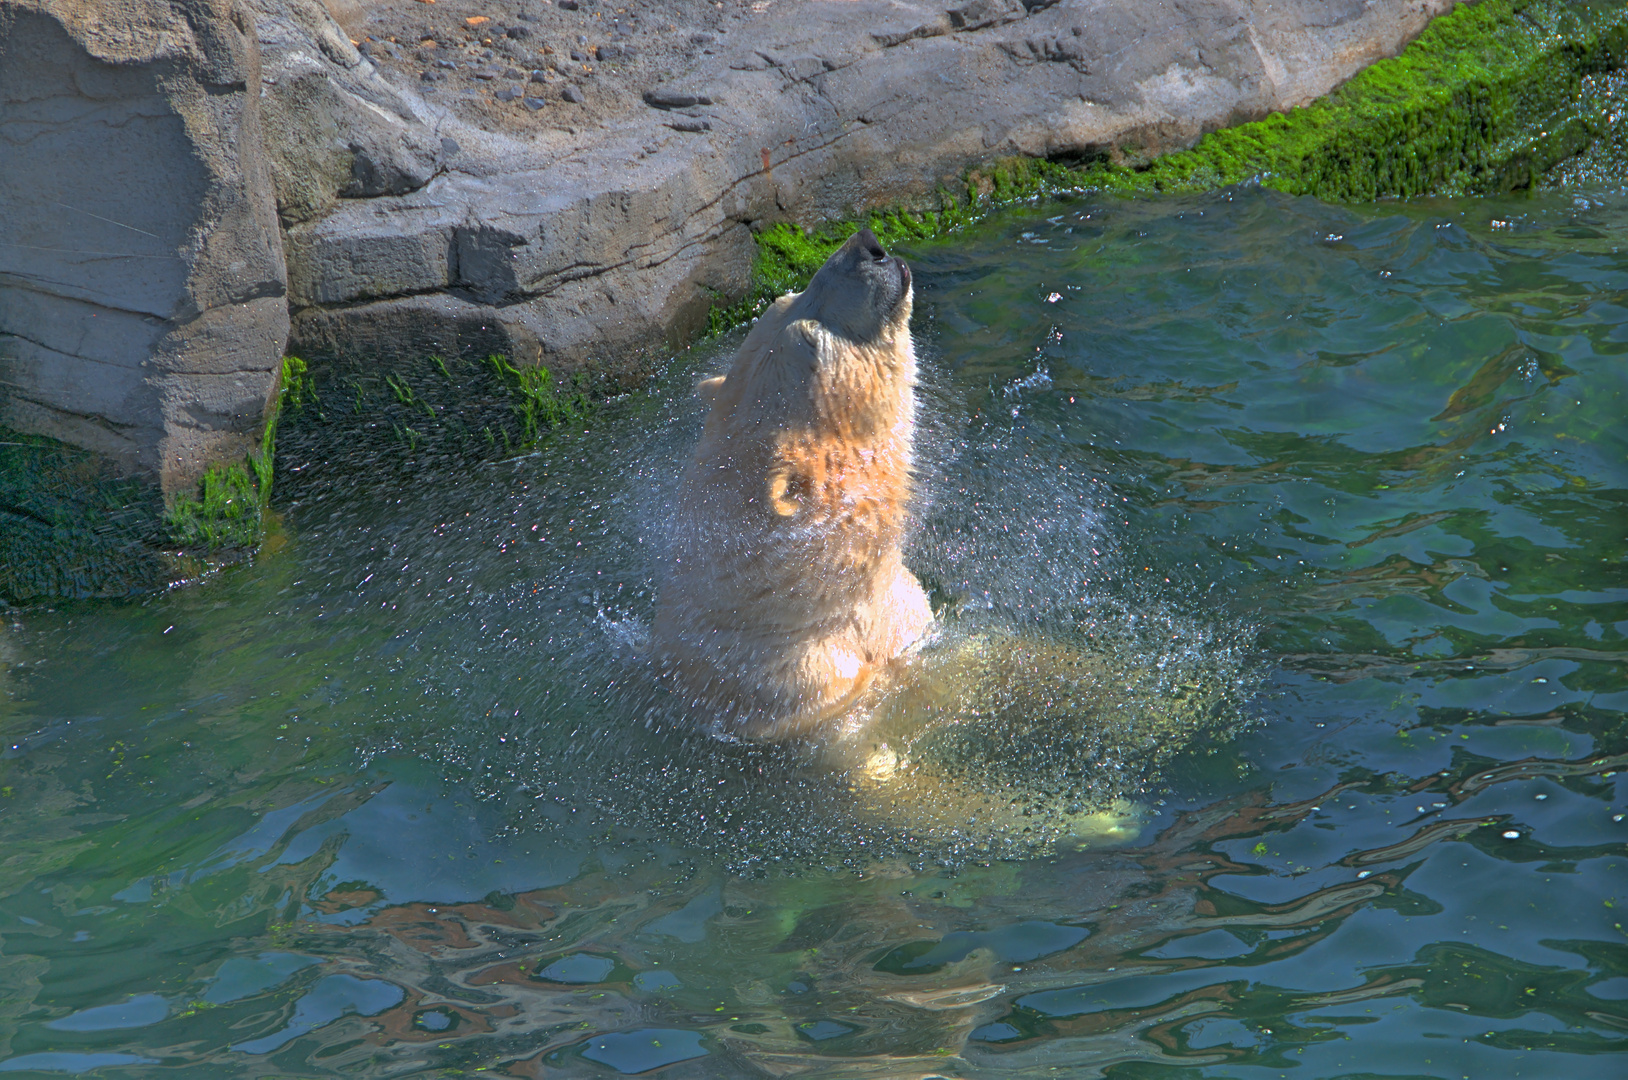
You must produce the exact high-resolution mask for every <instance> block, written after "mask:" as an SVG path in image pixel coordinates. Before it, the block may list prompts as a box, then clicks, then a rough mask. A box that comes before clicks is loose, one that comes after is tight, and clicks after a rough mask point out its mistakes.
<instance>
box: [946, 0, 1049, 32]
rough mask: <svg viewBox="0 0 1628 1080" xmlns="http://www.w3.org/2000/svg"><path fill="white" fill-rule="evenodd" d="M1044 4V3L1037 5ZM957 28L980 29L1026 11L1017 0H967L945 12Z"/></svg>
mask: <svg viewBox="0 0 1628 1080" xmlns="http://www.w3.org/2000/svg"><path fill="white" fill-rule="evenodd" d="M1039 6H1046V5H1039ZM945 14H946V15H948V16H949V17H950V25H951V26H953V27H955V28H956V29H957V30H982V29H983V28H984V27H986V26H995V25H996V24H998V23H1008V22H1012V21H1013V20H1015V19H1021V18H1023V16H1024V15H1026V14H1028V11H1027V10H1026V9H1025V8H1024V5H1023V4H1021V3H1019V0H968V2H967V3H965V4H962V5H960V6H959V7H952V8H950V9H949V10H947V11H946V12H945Z"/></svg>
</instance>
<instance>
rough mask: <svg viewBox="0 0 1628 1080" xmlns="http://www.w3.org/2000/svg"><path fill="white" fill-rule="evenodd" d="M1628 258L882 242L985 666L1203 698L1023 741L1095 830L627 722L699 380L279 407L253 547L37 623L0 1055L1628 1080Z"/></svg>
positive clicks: (1384, 210)
mask: <svg viewBox="0 0 1628 1080" xmlns="http://www.w3.org/2000/svg"><path fill="white" fill-rule="evenodd" d="M1625 226H1628V201H1625V200H1624V199H1623V198H1621V197H1620V196H1617V197H1614V198H1610V199H1607V200H1605V201H1603V202H1600V201H1591V200H1584V199H1580V198H1576V197H1574V196H1564V195H1554V194H1551V195H1543V196H1539V197H1537V198H1535V199H1518V200H1510V201H1507V202H1486V201H1471V200H1453V201H1440V202H1426V203H1418V204H1410V205H1406V206H1397V205H1389V206H1377V207H1366V208H1332V207H1327V206H1323V205H1320V204H1317V203H1315V202H1312V201H1309V200H1294V199H1289V198H1286V197H1283V196H1280V195H1278V194H1276V193H1273V192H1269V191H1262V190H1259V189H1245V190H1240V191H1234V192H1227V193H1222V194H1218V195H1214V196H1206V197H1198V198H1191V199H1183V200H1172V201H1148V202H1136V203H1127V202H1115V201H1107V202H1094V201H1089V200H1082V201H1076V202H1065V203H1054V204H1049V205H1047V206H1044V207H1041V208H1038V209H1035V210H1033V211H1030V212H1023V213H1019V214H1016V215H1013V216H1008V217H1004V218H1002V219H1001V220H999V221H997V222H992V223H990V224H988V225H986V226H984V227H982V228H981V229H980V230H978V231H976V232H975V233H973V234H971V235H962V236H958V237H956V238H954V239H953V241H949V242H945V243H942V244H936V245H932V246H927V247H923V248H921V249H920V250H916V251H912V252H908V253H906V254H907V255H908V256H909V257H910V258H911V260H912V264H913V267H914V269H915V272H916V281H917V283H918V289H919V300H918V309H919V312H920V318H919V323H918V335H919V338H920V340H921V341H922V344H923V347H924V350H923V351H924V352H925V353H926V354H927V355H928V356H929V357H930V362H929V368H930V378H929V380H928V386H927V388H926V398H927V401H928V403H929V410H928V411H929V420H930V422H929V424H928V432H927V437H926V440H925V458H926V460H927V461H928V462H929V466H928V468H927V470H926V475H925V476H924V487H925V493H926V496H927V498H926V508H925V510H924V512H923V520H922V523H921V527H920V528H919V529H918V531H917V535H916V539H915V541H914V545H913V548H912V551H911V556H910V557H911V561H912V564H913V565H914V566H915V567H916V568H917V569H918V571H920V572H921V573H922V574H923V575H924V577H927V578H928V579H929V580H930V581H931V582H932V583H933V585H934V589H935V592H936V593H937V595H938V596H939V598H940V600H941V601H943V602H946V603H948V604H949V605H951V609H953V610H955V611H957V612H959V614H957V615H955V616H953V617H952V619H951V622H952V627H951V633H952V634H953V633H955V632H958V631H956V629H955V628H956V627H962V628H968V627H970V628H972V629H973V630H975V631H979V632H983V631H987V630H988V629H989V628H990V627H1004V628H1007V629H1009V630H1018V631H1022V632H1025V633H1039V634H1047V633H1050V634H1057V633H1071V634H1074V635H1076V636H1077V637H1078V636H1080V635H1084V636H1085V637H1086V638H1088V639H1090V640H1093V641H1096V642H1098V643H1099V647H1100V649H1101V650H1102V655H1103V656H1104V657H1106V658H1107V662H1111V665H1110V666H1113V669H1114V670H1116V671H1119V672H1121V674H1123V676H1124V677H1123V679H1122V680H1121V682H1120V683H1119V684H1118V689H1115V690H1114V693H1116V694H1120V695H1121V696H1123V697H1124V698H1125V699H1126V700H1128V701H1131V702H1132V703H1133V704H1135V705H1137V707H1146V708H1148V709H1151V710H1154V711H1157V709H1158V708H1160V707H1161V706H1163V705H1165V704H1167V703H1168V702H1169V701H1171V700H1174V698H1175V695H1176V694H1177V689H1178V684H1180V685H1182V686H1185V685H1188V684H1189V683H1190V682H1192V681H1193V680H1195V679H1200V680H1206V679H1207V680H1208V683H1207V685H1210V686H1212V687H1214V688H1216V689H1215V690H1214V692H1213V693H1211V694H1210V695H1209V697H1208V698H1207V701H1208V704H1207V705H1206V709H1207V712H1206V718H1205V721H1204V723H1202V724H1199V725H1196V726H1195V725H1189V726H1188V727H1185V728H1182V729H1181V731H1182V732H1184V733H1185V736H1184V737H1186V738H1188V739H1190V741H1188V742H1182V743H1178V744H1175V745H1164V746H1161V748H1160V749H1161V751H1162V752H1161V753H1160V754H1155V755H1149V756H1147V757H1146V759H1145V760H1143V759H1137V760H1132V759H1122V760H1115V761H1106V760H1105V759H1101V758H1099V757H1098V756H1094V755H1093V753H1092V752H1091V750H1090V748H1089V747H1088V746H1087V745H1086V744H1084V743H1075V742H1069V741H1066V740H1065V741H1059V742H1055V743H1048V744H1046V745H1044V746H1043V747H1041V748H1040V749H1039V750H1036V751H1034V753H1033V755H1032V757H1033V761H1032V762H1031V761H1030V758H1029V757H1025V756H1023V755H1022V754H1018V756H1016V757H1011V758H1009V759H1007V760H1006V762H1005V765H1006V767H1005V768H1004V771H1003V772H1002V774H1001V777H1000V779H999V782H998V783H997V784H996V785H995V787H994V788H992V789H990V790H993V791H995V792H996V794H998V795H1001V796H1002V797H1004V795H1005V794H1010V795H1011V797H1012V801H1013V803H1014V805H1016V806H1017V807H1018V810H1016V811H1014V813H1021V810H1022V809H1023V808H1024V807H1027V806H1028V805H1029V803H1026V802H1024V801H1023V800H1025V799H1029V798H1030V797H1031V796H1033V797H1034V798H1036V799H1042V800H1043V799H1044V798H1051V797H1056V796H1058V794H1059V790H1060V789H1058V788H1057V785H1058V784H1059V783H1064V781H1063V780H1062V779H1060V778H1063V777H1072V778H1073V780H1070V781H1067V783H1075V784H1076V787H1077V788H1078V790H1071V791H1069V792H1065V793H1063V794H1064V795H1065V796H1066V798H1082V799H1089V797H1091V796H1092V794H1093V793H1096V794H1098V795H1101V796H1102V797H1104V798H1107V797H1110V796H1120V797H1123V798H1126V799H1128V801H1129V802H1130V803H1131V804H1134V805H1135V806H1136V807H1139V810H1138V811H1137V812H1138V813H1140V814H1141V815H1143V818H1144V819H1145V820H1143V822H1142V825H1141V831H1140V833H1139V834H1138V835H1137V836H1136V837H1135V838H1134V839H1133V840H1131V841H1130V842H1128V843H1126V844H1123V845H1121V846H1117V847H1115V846H1109V845H1101V844H1099V845H1096V846H1090V847H1087V848H1086V849H1084V850H1075V848H1074V846H1073V845H1069V844H1057V843H1053V842H1052V841H1051V839H1049V838H1048V837H1047V836H1041V835H1038V834H1034V835H1029V834H1024V833H1022V832H1021V829H1017V828H1009V827H1008V825H1010V824H1011V822H1007V823H1005V824H1001V823H992V822H990V821H988V820H986V821H984V822H982V823H981V824H980V823H967V824H965V825H964V826H962V827H960V828H945V827H943V822H942V820H940V821H938V822H937V824H936V825H935V826H934V827H933V828H924V827H922V826H921V823H920V821H919V820H917V819H916V818H914V817H912V816H911V812H912V808H909V807H906V808H903V809H901V810H900V811H899V812H898V814H896V815H895V816H894V817H892V818H890V817H888V816H887V815H886V814H883V815H881V816H877V815H876V814H875V813H862V812H860V811H859V810H857V809H856V806H857V805H858V802H859V801H861V800H860V799H859V795H858V794H856V792H855V791H854V790H853V789H852V787H851V786H850V784H849V782H848V781H849V779H850V778H849V777H847V776H844V775H841V774H839V773H837V772H835V771H833V769H832V768H831V767H830V766H829V765H828V764H823V763H822V762H821V760H820V759H819V758H818V757H817V756H815V755H810V754H799V753H798V752H796V751H794V750H785V749H782V750H772V749H762V748H752V747H742V746H733V745H728V744H724V743H719V742H716V741H714V740H711V739H708V738H704V737H700V736H696V735H693V734H691V733H690V732H689V729H688V728H687V727H686V725H685V723H684V722H683V721H684V718H683V717H682V715H681V713H682V710H681V709H678V708H677V707H676V706H675V705H674V703H672V702H671V701H667V700H665V699H663V698H662V696H661V694H660V692H659V690H657V689H655V688H653V687H651V686H650V685H649V684H648V681H647V680H645V678H644V676H643V674H642V671H641V669H640V667H639V664H638V661H637V646H638V641H639V637H640V632H641V628H642V626H643V625H644V622H645V620H646V619H647V618H648V615H649V613H650V611H651V609H652V606H653V596H652V590H653V584H652V583H653V580H654V579H653V575H654V574H655V567H656V565H657V562H658V559H659V555H658V553H659V551H660V545H661V535H662V521H663V519H664V510H663V508H664V503H665V500H667V499H668V498H670V497H671V491H672V487H673V484H674V481H675V477H676V473H677V469H678V462H680V461H681V460H682V458H683V456H684V454H685V452H686V447H687V445H688V443H689V441H690V440H691V439H692V438H693V436H694V433H695V431H696V425H697V419H698V417H697V409H696V406H695V404H694V403H693V402H692V401H691V399H690V398H689V396H688V395H687V393H685V388H686V387H687V386H688V385H689V384H690V382H692V381H693V379H694V378H695V377H696V375H697V374H698V373H702V372H705V371H708V370H710V369H713V368H715V367H716V366H718V364H720V363H721V362H722V361H721V359H720V357H719V355H717V352H718V350H713V352H711V353H707V354H704V355H693V356H685V357H680V358H679V359H678V361H676V362H675V367H674V370H673V371H672V372H671V373H669V375H668V377H667V378H666V380H665V381H664V383H663V387H664V389H663V390H662V391H661V392H658V393H655V394H641V395H638V396H635V397H630V398H628V399H626V400H623V401H619V402H613V403H611V404H610V405H608V406H606V407H605V408H604V409H603V410H601V411H600V413H599V414H598V415H597V416H596V417H595V418H594V419H593V420H592V421H591V422H590V423H589V424H587V425H586V428H585V429H578V430H573V431H570V432H566V433H563V434H561V435H560V436H558V437H557V438H555V439H554V440H553V441H552V442H550V443H549V444H548V445H547V446H546V447H545V449H544V450H543V451H542V452H541V453H539V454H536V455H533V456H530V457H526V458H523V459H520V460H516V461H509V462H503V463H497V464H492V463H481V462H478V461H475V460H473V459H470V458H462V457H460V456H458V454H457V453H455V452H451V451H437V450H436V449H435V448H434V447H425V446H418V445H415V446H411V447H409V446H407V445H405V444H403V443H402V442H400V441H397V440H395V439H394V438H393V437H392V435H391V432H390V430H389V426H388V424H383V423H380V424H376V425H373V426H369V424H368V423H367V422H365V420H358V421H356V422H355V423H354V426H353V429H352V430H351V431H350V432H349V434H348V435H347V436H346V437H345V438H344V439H343V440H341V441H338V442H334V441H332V440H330V441H329V442H328V443H326V444H322V443H320V442H318V441H316V440H315V438H314V437H311V436H309V434H307V435H305V436H302V430H306V431H307V432H309V431H312V430H316V428H315V427H311V426H309V425H308V426H307V427H306V428H305V429H302V426H301V425H302V421H301V420H300V418H299V417H295V418H293V419H292V420H291V421H290V423H289V426H288V428H287V429H286V432H285V436H284V450H283V454H284V456H283V458H282V460H281V461H280V463H279V467H280V469H281V470H282V471H281V474H280V478H279V481H278V484H279V487H278V490H277V494H276V497H275V499H274V504H275V507H276V509H277V511H278V513H279V515H280V517H281V521H282V523H281V526H280V530H279V531H278V533H277V535H276V537H275V538H274V541H273V543H272V544H271V545H270V546H269V549H268V551H267V553H266V554H265V555H264V556H263V557H262V558H261V559H260V560H259V562H258V563H257V564H255V565H254V566H252V567H235V568H228V569H226V570H224V571H220V572H218V573H216V574H214V575H213V576H211V577H209V578H207V579H206V580H201V581H197V582H193V583H190V584H188V585H186V586H185V587H182V588H178V589H175V590H173V591H171V592H169V593H167V594H165V595H162V596H155V597H151V598H148V599H144V600H137V601H132V602H126V603H96V604H76V605H62V606H58V607H56V608H54V609H47V608H43V607H36V608H27V609H13V610H9V611H6V612H4V613H3V614H4V617H5V623H4V629H3V631H0V687H3V689H4V692H5V693H4V696H3V697H0V733H3V735H4V745H5V747H6V748H7V749H6V750H5V751H4V753H3V755H0V1071H17V1072H18V1073H19V1074H20V1075H62V1074H63V1073H64V1072H68V1073H90V1074H91V1075H97V1076H110V1077H111V1076H127V1077H156V1076H160V1075H163V1076H171V1075H174V1076H188V1077H226V1076H232V1077H235V1076H300V1077H308V1076H392V1077H394V1076H457V1075H466V1074H474V1073H475V1072H476V1071H477V1070H480V1071H483V1074H485V1075H498V1076H513V1077H539V1076H577V1075H580V1076H596V1075H617V1074H620V1073H634V1072H642V1071H646V1070H650V1069H656V1068H662V1069H663V1071H662V1072H661V1073H659V1074H658V1075H662V1076H671V1077H682V1076H693V1077H716V1076H740V1077H756V1076H785V1075H798V1076H810V1077H890V1078H891V1077H925V1076H945V1077H952V1076H953V1077H997V1076H998V1077H1008V1076H1015V1077H1021V1076H1036V1077H1039V1076H1059V1075H1061V1076H1081V1077H1084V1076H1098V1075H1107V1076H1113V1077H1117V1078H1131V1077H1162V1076H1201V1075H1202V1076H1216V1077H1269V1076H1270V1077H1277V1076H1304V1077H1332V1076H1352V1077H1355V1076H1408V1077H1423V1076H1429V1077H1442V1078H1458V1077H1469V1076H1473V1077H1485V1076H1565V1077H1568V1078H1581V1077H1594V1076H1601V1077H1604V1076H1615V1075H1620V1074H1621V1071H1622V1065H1621V1062H1622V1060H1623V1058H1622V1057H1621V1055H1622V1054H1623V1052H1624V1051H1628V936H1625V933H1624V929H1623V922H1624V911H1625V909H1628V849H1625V841H1628V824H1625V823H1624V821H1623V818H1622V815H1623V813H1624V810H1625V803H1628V798H1625V795H1628V790H1625V789H1628V773H1625V772H1622V771H1621V770H1623V769H1624V768H1625V767H1628V724H1625V716H1628V675H1625V660H1628V650H1625V647H1624V638H1625V635H1628V541H1625V534H1628V433H1625V425H1624V416H1625V411H1628V398H1625V393H1624V392H1625V389H1628V369H1625V368H1624V357H1625V356H1628V252H1625V251H1624V250H1623V246H1622V238H1623V236H1624V228H1625ZM727 344H728V343H726V345H725V347H727ZM320 390H321V387H319V391H320ZM326 392H327V394H328V396H327V397H325V398H324V407H325V408H330V409H334V406H333V402H334V401H335V400H344V399H342V398H338V397H336V395H338V394H339V390H338V389H337V388H335V387H334V386H331V385H330V386H329V387H328V388H327V391H326ZM334 411H336V412H337V411H339V410H337V409H334ZM302 439H303V441H302ZM1172 673H1174V674H1172ZM958 730H964V731H967V732H971V733H972V734H970V735H968V736H967V739H966V740H964V741H969V742H970V741H976V740H975V738H974V736H976V735H977V734H978V732H979V730H980V729H979V728H978V727H977V724H976V723H970V724H969V725H968V726H967V727H966V728H964V729H958ZM1008 735H1010V733H1008ZM1040 741H1042V742H1044V740H1040ZM1005 745H1006V747H1007V749H1008V750H1011V749H1012V744H1011V743H1010V741H1008V743H1007V744H1005ZM1017 749H1018V750H1020V751H1021V750H1023V749H1024V748H1023V747H1018V748H1017ZM1071 755H1073V756H1071ZM1156 759H1157V760H1156ZM1013 762H1017V764H1015V765H1014V764H1013ZM1159 765H1162V768H1159V769H1158V771H1154V770H1155V766H1159ZM1031 768H1032V769H1033V770H1034V772H1033V777H1031V779H1032V780H1033V786H1034V787H1035V789H1036V790H1035V791H1025V790H1023V789H1024V785H1025V783H1026V781H1025V775H1024V774H1025V771H1026V770H1030V769H1031ZM1048 770H1049V771H1048ZM1041 788H1045V789H1046V790H1044V791H1042V790H1040V789H1041ZM984 794H985V795H988V794H989V792H988V791H985V792H984ZM941 809H942V808H941ZM950 809H951V810H953V804H952V805H951V806H950ZM1614 1063H1615V1064H1614ZM92 1070H95V1071H94V1072H92Z"/></svg>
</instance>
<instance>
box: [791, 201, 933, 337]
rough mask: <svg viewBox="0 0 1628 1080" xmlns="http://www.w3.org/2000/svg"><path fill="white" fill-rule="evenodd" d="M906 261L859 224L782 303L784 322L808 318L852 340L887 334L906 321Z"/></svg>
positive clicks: (892, 334)
mask: <svg viewBox="0 0 1628 1080" xmlns="http://www.w3.org/2000/svg"><path fill="white" fill-rule="evenodd" d="M912 295H913V293H912V290H911V288H910V267H909V266H907V265H906V264H905V262H904V260H903V259H900V258H897V257H895V256H891V255H889V254H888V253H887V252H886V251H884V250H882V245H881V244H880V243H878V242H877V240H876V234H875V233H873V232H871V231H870V230H869V229H860V230H859V231H858V232H856V233H854V234H853V235H852V236H850V237H849V238H848V242H847V243H845V244H843V245H842V246H841V247H840V248H838V249H837V250H836V251H835V252H833V253H832V255H831V257H830V258H829V259H827V260H825V265H824V266H822V267H820V269H819V272H818V273H816V274H815V275H814V277H813V279H812V280H811V281H809V283H808V288H806V289H804V290H803V291H802V292H800V293H798V294H797V295H796V296H795V297H794V298H792V299H791V302H790V303H789V304H787V306H786V312H785V314H786V318H787V320H788V322H795V321H797V320H799V319H809V320H812V321H813V322H816V323H818V324H819V325H820V326H821V327H823V328H824V329H825V330H827V331H828V332H829V333H830V334H832V335H833V336H835V337H838V338H842V339H845V340H846V341H847V342H848V343H851V344H869V343H879V342H882V341H885V340H891V339H893V338H894V337H896V336H897V335H898V334H900V333H902V332H904V331H905V330H906V329H907V328H908V327H909V325H910V307H911V298H912Z"/></svg>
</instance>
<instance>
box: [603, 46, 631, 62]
mask: <svg viewBox="0 0 1628 1080" xmlns="http://www.w3.org/2000/svg"><path fill="white" fill-rule="evenodd" d="M633 54H634V50H633V46H631V45H616V44H610V45H601V46H600V47H599V48H597V49H595V50H594V55H595V56H596V57H598V58H599V59H600V60H626V59H629V58H631V57H632V56H633Z"/></svg>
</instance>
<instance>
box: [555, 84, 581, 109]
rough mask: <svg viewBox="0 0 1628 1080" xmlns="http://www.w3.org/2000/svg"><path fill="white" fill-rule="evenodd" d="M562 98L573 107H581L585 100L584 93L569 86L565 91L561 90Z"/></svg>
mask: <svg viewBox="0 0 1628 1080" xmlns="http://www.w3.org/2000/svg"><path fill="white" fill-rule="evenodd" d="M560 97H561V98H563V99H564V100H566V101H569V102H571V103H572V104H573V105H581V104H582V100H583V98H582V91H581V90H578V89H577V88H576V87H574V86H567V87H566V88H565V89H564V90H561V91H560Z"/></svg>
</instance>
